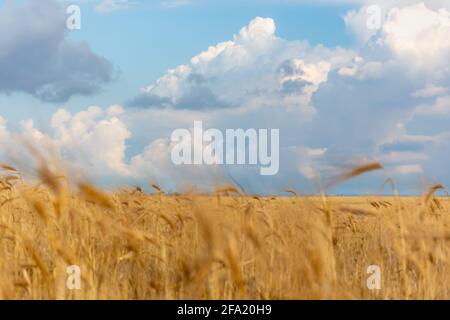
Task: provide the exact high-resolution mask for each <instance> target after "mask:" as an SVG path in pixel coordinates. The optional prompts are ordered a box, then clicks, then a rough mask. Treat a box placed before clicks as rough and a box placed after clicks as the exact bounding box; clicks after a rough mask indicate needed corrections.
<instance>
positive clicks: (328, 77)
mask: <svg viewBox="0 0 450 320" xmlns="http://www.w3.org/2000/svg"><path fill="white" fill-rule="evenodd" d="M71 5H76V6H78V8H79V9H80V16H79V18H80V19H79V22H80V28H79V29H78V28H77V29H74V30H70V29H68V28H67V20H68V19H69V18H70V17H71V13H67V11H66V10H67V8H69V7H70V6H71ZM77 18H78V17H77ZM449 58H450V2H449V1H448V0H430V1H426V2H421V1H417V0H372V1H365V0H329V1H326V0H320V1H307V0H285V1H272V0H259V1H256V0H248V1H243V0H240V1H235V0H228V1H222V0H215V1H211V0H209V1H207V0H191V1H189V0H173V1H171V0H167V1H160V0H154V1H153V0H147V1H143V0H128V1H127V0H78V1H63V0H22V1H14V0H3V1H0V144H2V149H1V150H3V151H2V152H1V153H0V159H1V161H2V162H5V163H12V164H17V166H19V167H24V168H25V169H24V170H25V171H26V169H27V168H29V167H30V166H31V165H30V163H31V160H29V158H27V156H26V151H24V150H26V147H21V146H22V145H27V144H31V145H33V146H34V147H36V148H37V149H38V150H41V152H42V153H43V154H44V155H45V156H46V157H50V155H52V156H55V157H57V158H58V159H61V162H62V163H63V165H64V168H65V170H66V171H68V172H69V173H70V175H71V176H73V177H77V178H80V179H81V177H82V178H83V179H85V178H89V179H90V180H92V181H94V182H95V183H97V184H99V185H102V186H107V187H118V186H122V185H125V184H128V185H141V186H146V185H148V184H149V183H158V184H160V185H161V186H162V187H163V188H164V189H166V190H169V191H184V190H187V189H189V188H192V187H194V188H197V189H201V188H210V187H212V186H215V185H218V184H224V183H229V182H230V181H231V182H237V183H239V185H240V186H241V187H242V188H243V189H244V190H245V191H246V192H249V193H260V194H283V190H285V189H287V188H290V189H295V190H297V191H298V192H300V193H315V192H318V190H319V189H320V186H321V185H324V184H326V181H327V179H330V178H332V177H333V176H335V175H338V174H339V173H340V172H343V171H345V170H348V169H349V168H352V167H354V166H357V165H360V164H363V163H367V162H371V161H378V162H381V163H382V164H383V165H384V169H383V170H380V171H377V172H373V173H369V174H367V175H365V176H362V177H359V178H356V179H354V180H351V181H348V182H346V183H343V184H341V185H338V186H336V187H334V188H333V189H332V190H329V192H330V193H333V194H368V193H389V192H391V190H389V188H385V189H383V183H384V182H385V181H386V179H387V178H392V179H393V181H395V183H396V185H397V188H398V189H399V191H400V192H401V193H402V194H418V193H420V192H422V191H423V190H424V188H425V187H426V185H428V184H436V183H442V184H445V185H449V184H450V173H449V170H448V169H447V163H448V160H450V159H449V155H450V125H449V120H450V63H449V61H450V60H449ZM200 120H201V121H202V122H203V125H204V127H205V128H217V129H219V130H222V131H225V130H226V129H237V128H243V129H249V128H256V129H269V130H270V129H279V130H280V131H279V132H280V151H279V153H280V167H279V172H278V174H276V175H272V176H261V175H260V171H259V168H258V166H254V165H215V166H207V165H203V166H195V165H182V166H177V165H175V164H174V163H173V162H172V161H171V148H172V147H173V142H171V133H172V132H173V131H174V130H175V129H178V128H186V129H191V128H192V127H193V124H194V121H200Z"/></svg>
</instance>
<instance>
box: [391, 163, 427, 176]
mask: <svg viewBox="0 0 450 320" xmlns="http://www.w3.org/2000/svg"><path fill="white" fill-rule="evenodd" d="M394 172H395V173H400V174H413V173H422V172H423V169H422V166H421V165H419V164H409V165H401V166H397V167H395V168H394Z"/></svg>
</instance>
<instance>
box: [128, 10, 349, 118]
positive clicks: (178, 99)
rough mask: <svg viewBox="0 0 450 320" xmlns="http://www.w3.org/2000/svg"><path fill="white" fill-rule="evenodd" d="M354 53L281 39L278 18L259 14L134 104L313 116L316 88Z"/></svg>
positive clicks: (147, 89) (168, 75) (150, 88)
mask: <svg viewBox="0 0 450 320" xmlns="http://www.w3.org/2000/svg"><path fill="white" fill-rule="evenodd" d="M352 57H353V53H352V52H351V51H349V50H344V49H340V48H338V49H327V48H324V47H322V46H317V47H311V46H310V45H309V44H308V43H307V42H301V41H287V40H284V39H282V38H279V37H277V36H276V25H275V22H274V20H273V19H271V18H261V17H257V18H255V19H253V20H252V21H250V23H249V24H248V25H247V26H244V27H243V28H242V29H241V30H240V31H239V33H237V34H236V35H235V36H234V37H233V39H232V40H230V41H226V42H222V43H219V44H217V45H214V46H210V47H209V48H208V49H207V50H205V51H203V52H201V53H199V54H198V55H196V56H194V57H192V59H191V61H190V63H188V64H184V65H180V66H178V67H176V68H174V69H171V70H169V71H168V72H167V73H166V74H165V75H164V76H162V77H161V78H159V79H158V80H157V81H156V82H155V83H153V84H151V85H149V86H147V87H145V88H144V89H143V92H142V94H140V95H139V96H137V97H135V98H134V99H133V100H131V101H130V102H129V105H131V106H140V107H153V108H155V107H159V108H174V109H193V110H205V109H215V108H216V109H225V108H260V107H265V106H270V107H276V108H296V109H299V110H302V111H303V113H304V114H305V117H310V116H312V115H313V114H314V113H315V109H314V106H313V105H312V102H311V99H312V96H313V94H314V92H316V91H317V90H318V89H319V88H320V86H321V84H323V83H324V82H326V81H327V78H328V74H329V72H331V71H332V70H334V69H336V68H338V67H340V66H342V65H343V64H344V63H346V62H347V61H348V60H351V59H352Z"/></svg>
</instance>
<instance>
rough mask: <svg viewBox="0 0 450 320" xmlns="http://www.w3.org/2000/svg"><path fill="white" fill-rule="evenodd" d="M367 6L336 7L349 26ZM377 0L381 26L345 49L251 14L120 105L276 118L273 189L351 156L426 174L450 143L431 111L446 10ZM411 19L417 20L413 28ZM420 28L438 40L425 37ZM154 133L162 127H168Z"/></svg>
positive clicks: (391, 170)
mask: <svg viewBox="0 0 450 320" xmlns="http://www.w3.org/2000/svg"><path fill="white" fill-rule="evenodd" d="M367 5H368V4H366V3H364V4H363V6H365V7H363V8H361V9H360V10H356V11H355V12H354V13H353V14H349V15H347V17H346V22H347V26H348V27H349V29H352V27H351V26H352V25H353V26H354V28H355V29H354V31H356V28H358V26H359V27H361V25H360V24H361V23H364V25H363V27H364V28H365V30H367V27H366V20H365V19H366V12H365V11H364V10H365V8H366V7H367ZM381 5H382V8H383V12H384V16H383V21H382V22H383V23H382V24H381V26H380V29H379V30H377V31H376V32H374V33H373V34H370V35H369V36H368V37H367V38H365V39H364V40H361V41H362V43H360V44H359V45H358V46H356V47H355V48H353V49H342V48H326V47H324V46H321V45H319V46H311V45H309V44H308V43H307V42H305V41H288V40H285V39H282V38H280V37H278V36H277V35H276V25H275V21H274V20H272V19H270V18H255V19H254V20H252V21H251V22H250V23H249V24H248V25H247V26H245V27H243V28H242V29H241V30H240V32H239V33H238V34H236V35H235V36H234V37H233V38H232V40H230V41H225V42H222V43H219V44H216V45H213V46H210V47H209V48H208V49H207V50H205V51H203V52H201V53H199V54H198V55H196V56H194V57H193V58H192V59H191V60H190V62H189V63H186V64H183V65H180V66H178V67H176V68H173V69H171V70H169V71H168V72H167V73H166V74H165V75H163V76H162V77H161V78H160V79H158V80H157V81H156V82H155V83H153V84H151V85H149V86H147V87H146V88H144V89H143V92H142V94H141V95H139V96H138V97H136V98H135V99H134V100H133V101H132V102H131V103H130V104H131V105H133V106H134V107H142V109H141V111H139V117H140V118H142V119H145V118H147V119H151V118H153V117H154V115H155V112H162V111H164V112H166V113H167V112H170V113H171V114H172V115H173V116H174V117H175V115H176V114H177V113H179V114H180V115H181V114H183V115H186V112H190V113H191V115H193V114H195V117H196V120H199V119H204V118H205V117H208V124H209V125H210V126H211V127H215V128H222V129H225V128H238V127H241V128H258V127H262V128H280V129H281V148H282V150H281V164H280V174H279V176H278V177H275V178H274V179H272V181H271V184H270V187H273V188H276V187H278V188H280V189H281V188H284V187H286V185H287V184H291V185H298V184H305V183H306V182H305V181H308V180H312V181H316V179H317V178H318V177H319V176H323V175H325V176H326V175H327V174H329V175H331V174H335V173H336V172H338V171H339V168H340V167H341V166H343V165H347V164H349V163H355V161H357V160H360V161H369V160H370V161H371V160H378V161H381V162H383V163H385V165H386V168H387V169H386V174H389V175H394V176H397V178H398V179H399V180H400V181H403V179H407V176H413V175H417V174H418V173H424V174H426V173H429V174H433V173H434V172H437V170H438V167H437V166H433V163H437V162H436V160H435V157H437V156H438V155H439V154H440V153H442V152H443V150H449V149H448V148H449V143H448V142H449V134H448V121H446V120H442V115H447V113H448V103H447V102H448V101H447V100H448V98H447V95H448V90H447V88H449V87H450V83H449V82H450V72H449V71H450V70H448V63H446V61H448V60H445V57H447V56H448V53H449V51H448V48H447V45H446V42H447V39H443V38H442V39H441V38H440V37H441V34H443V33H447V34H449V33H448V32H447V24H448V21H447V20H448V16H447V12H448V10H447V9H445V8H444V7H440V6H439V5H440V4H439V1H434V2H430V3H428V2H427V5H424V4H421V3H415V2H414V1H403V2H395V1H386V2H383V3H381ZM362 14H364V16H361V15H362ZM358 15H360V16H359V17H358ZM355 19H356V20H355ZM411 20H414V21H416V20H418V21H419V22H418V23H417V24H416V25H415V27H413V28H412V27H409V24H410V23H411V22H410V21H411ZM428 33H433V36H434V37H438V38H432V39H431V40H433V39H434V40H436V39H440V40H442V43H439V44H435V43H434V40H433V41H431V42H428V41H429V40H430V39H428V40H427V35H428ZM422 37H424V38H422ZM205 98H206V99H205ZM134 110H136V109H134ZM156 110H160V111H156ZM134 112H136V111H134ZM193 112H194V113H193ZM438 116H441V119H440V124H437V123H436V121H437V120H438V119H437V117H438ZM425 117H428V118H427V120H426V121H425ZM432 117H435V118H432ZM187 125H189V124H187ZM161 132H165V133H164V134H162V136H164V135H165V136H168V135H169V134H170V130H168V128H165V129H164V130H162V131H161ZM138 134H139V133H138ZM137 159H140V162H141V163H145V161H143V160H142V159H143V158H142V157H139V158H137ZM150 162H151V161H150ZM141 167H142V166H141ZM419 167H420V169H419ZM440 168H441V170H445V169H444V167H443V166H441V167H440ZM236 174H237V177H238V179H239V180H241V181H242V180H243V181H252V180H255V181H258V182H257V184H260V186H261V188H260V190H262V189H263V188H264V187H267V184H266V185H264V184H262V181H263V180H262V179H261V178H258V177H255V176H252V177H250V176H249V174H247V173H246V172H243V171H236ZM303 179H306V180H303ZM449 179H450V177H449ZM273 180H276V182H275V181H273ZM404 181H407V180H404ZM409 181H410V180H409ZM449 181H450V180H449ZM255 183H256V182H254V183H253V184H255Z"/></svg>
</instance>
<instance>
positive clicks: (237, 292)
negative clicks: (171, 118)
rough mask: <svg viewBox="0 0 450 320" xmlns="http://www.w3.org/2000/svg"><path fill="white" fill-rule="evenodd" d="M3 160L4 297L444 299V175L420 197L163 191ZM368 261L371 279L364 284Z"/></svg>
mask: <svg viewBox="0 0 450 320" xmlns="http://www.w3.org/2000/svg"><path fill="white" fill-rule="evenodd" d="M2 168H3V175H2V178H1V182H0V184H1V193H0V298H1V299H449V298H450V278H449V275H450V266H449V263H450V248H449V240H450V233H449V226H450V202H449V200H448V198H446V197H437V196H436V191H439V190H441V189H442V190H443V189H445V188H444V186H440V185H437V186H434V187H432V188H430V189H429V190H427V191H426V192H424V195H423V196H421V197H398V196H392V197H382V196H365V197H327V196H324V195H323V196H314V197H312V196H301V195H297V194H296V193H295V192H294V191H292V190H288V191H289V192H290V193H291V196H287V197H258V196H249V195H245V194H241V193H239V190H237V189H236V188H235V187H233V186H225V187H222V188H218V189H217V190H215V191H214V192H211V194H209V195H205V194H195V193H192V192H191V193H186V194H177V195H170V194H166V193H165V192H164V190H162V189H161V187H160V186H158V185H156V184H153V185H152V188H153V192H151V193H149V192H147V193H145V192H143V191H142V190H141V189H140V188H125V189H121V190H117V191H114V192H105V191H102V190H99V189H97V188H95V187H94V186H92V185H90V184H87V183H77V184H76V186H75V187H74V186H73V185H71V184H70V183H68V179H67V178H66V177H64V176H61V175H59V174H56V173H55V172H54V171H52V170H51V169H50V168H49V167H47V166H45V165H43V166H41V168H40V169H39V177H40V182H39V183H30V182H24V181H23V180H22V179H21V178H20V173H19V172H18V171H17V170H16V169H14V168H13V167H9V166H3V167H2ZM372 169H378V168H377V167H373V166H372V167H363V168H362V169H361V168H359V169H357V170H359V171H353V172H350V173H349V174H346V175H343V176H342V177H340V178H339V179H341V178H342V179H348V178H351V177H353V176H355V175H359V174H362V173H364V172H365V171H367V170H372ZM73 265H76V266H79V270H80V275H81V282H80V283H81V287H80V288H79V289H75V290H71V289H70V288H69V287H68V285H67V279H68V273H67V268H68V266H73ZM370 265H377V266H379V267H380V269H381V288H380V289H379V290H369V289H368V287H367V283H366V281H367V278H368V276H369V274H368V273H367V268H368V266H370ZM72 289H73V288H72Z"/></svg>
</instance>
